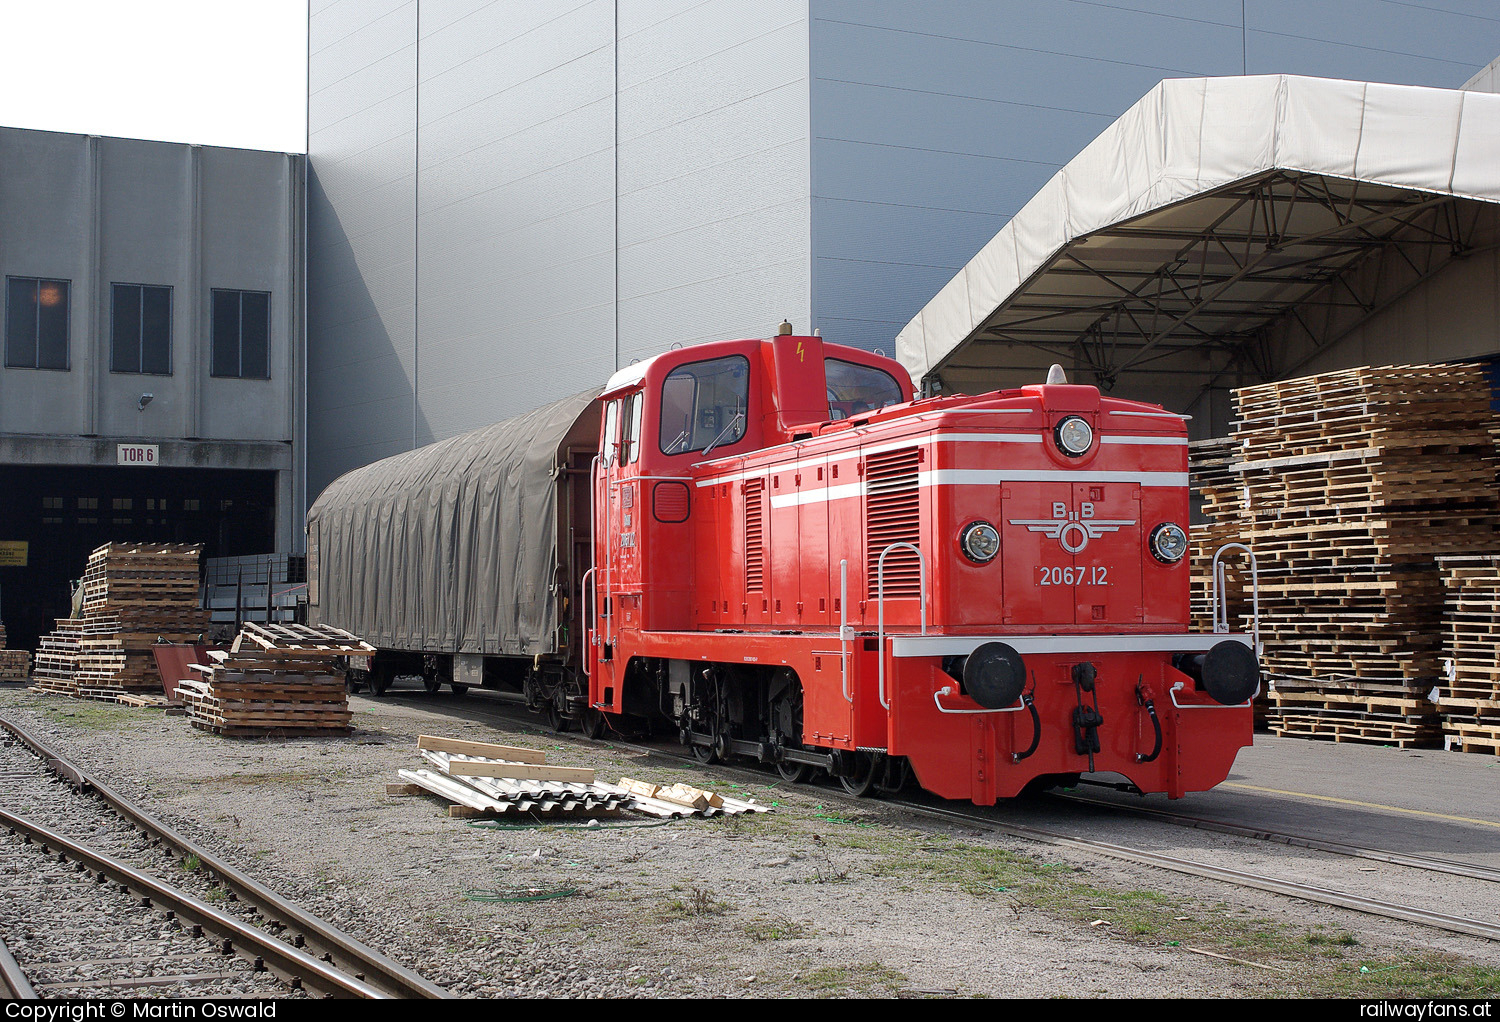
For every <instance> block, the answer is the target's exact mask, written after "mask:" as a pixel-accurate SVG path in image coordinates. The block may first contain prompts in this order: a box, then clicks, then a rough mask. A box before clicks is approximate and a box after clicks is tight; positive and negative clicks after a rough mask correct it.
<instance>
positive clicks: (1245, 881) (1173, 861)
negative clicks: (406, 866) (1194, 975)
mask: <svg viewBox="0 0 1500 1022" xmlns="http://www.w3.org/2000/svg"><path fill="white" fill-rule="evenodd" d="M482 715H488V716H492V717H495V718H498V719H501V720H510V719H512V718H510V717H508V716H504V715H502V714H499V713H494V712H493V711H491V712H489V713H487V714H482ZM471 716H472V715H471ZM514 719H516V720H519V719H520V718H519V717H517V718H514ZM537 730H538V731H540V730H541V729H540V728H538V729H537ZM555 737H563V738H573V737H575V736H573V735H568V734H559V735H557V736H555ZM591 741H599V743H600V744H603V745H608V746H611V747H618V748H624V749H629V750H632V751H636V752H648V753H651V754H653V755H658V756H664V757H668V758H672V759H680V760H682V761H683V762H685V763H691V764H693V765H695V766H697V767H699V768H701V767H702V766H703V764H702V763H700V762H698V761H697V760H694V759H691V758H690V757H688V756H686V755H679V754H676V753H673V752H669V751H666V750H662V749H657V748H649V747H646V746H639V745H631V744H629V743H626V742H616V741H601V740H598V739H591ZM714 765H715V766H716V767H717V768H718V769H720V770H725V771H727V772H733V773H740V774H742V775H744V776H748V777H756V778H763V777H764V776H765V775H764V773H762V772H759V771H754V770H750V769H748V768H744V767H737V766H731V765H729V764H725V763H717V764H714ZM829 796H831V797H833V798H836V799H839V800H841V801H844V802H846V803H848V804H850V805H855V804H858V803H860V802H862V801H864V800H863V799H859V798H855V797H853V796H848V795H845V794H844V793H843V792H841V791H837V790H835V789H827V790H820V791H819V793H818V797H819V798H827V797H829ZM883 802H884V804H885V805H888V806H894V807H898V808H900V809H902V810H905V811H906V812H908V813H911V814H913V815H919V816H928V817H931V818H934V819H940V820H948V821H953V820H961V821H963V822H964V823H965V824H966V825H970V826H978V827H983V828H985V829H987V830H991V831H994V832H996V833H1001V834H1008V835H1010V836H1012V837H1018V838H1021V839H1023V840H1027V841H1038V842H1041V843H1043V844H1050V845H1054V846H1056V847H1062V848H1074V849H1078V850H1080V851H1087V852H1094V853H1098V854H1103V855H1108V856H1110V857H1112V858H1116V859H1121V860H1124V861H1126V862H1134V863H1136V864H1138V865H1143V866H1155V867H1157V868H1160V869H1166V870H1170V871H1172V872H1176V873H1184V874H1187V875H1190V876H1198V877H1203V878H1205V879H1209V880H1218V881H1221V882H1223V883H1228V884H1231V885H1233V886H1236V887H1246V888H1250V889H1252V890H1260V891H1267V892H1270V893H1272V894H1280V895H1284V896H1286V897H1290V898H1301V899H1302V900H1303V901H1310V902H1314V903H1316V904H1320V905H1331V906H1334V907H1336V908H1344V909H1349V910H1350V911H1354V912H1362V913H1365V914H1367V915H1376V916H1383V917H1385V918H1388V919H1396V920H1400V921H1402V922H1408V923H1417V924H1419V925H1422V926H1428V927H1431V928H1433V929H1439V930H1447V931H1449V932H1451V933H1462V934H1466V935H1468V936H1474V937H1482V938H1484V939H1486V940H1494V941H1500V925H1496V924H1492V923H1486V922H1483V921H1481V920H1476V919H1467V918H1465V917H1463V916H1450V915H1444V914H1443V913H1440V912H1429V911H1427V910H1426V909H1420V908H1413V907H1410V906H1400V905H1390V904H1387V903H1385V902H1381V901H1377V900H1376V899H1374V898H1364V897H1361V896H1359V895H1356V894H1348V893H1345V892H1343V891H1335V890H1331V889H1329V888H1323V887H1314V886H1313V885H1311V884H1303V883H1298V882H1296V881H1292V880H1281V879H1278V878H1276V877H1270V876H1265V875H1263V874H1257V873H1247V872H1244V871H1243V870H1235V869H1230V868H1228V867H1224V866H1214V865H1211V864H1209V863H1204V862H1195V861H1193V860H1190V859H1182V858H1178V857H1176V856H1171V855H1164V854H1161V853H1159V852H1150V851H1147V850H1145V849H1141V848H1130V847H1127V846H1125V845H1118V844H1114V843H1112V842H1108V841H1099V840H1095V839H1091V838H1081V837H1075V836H1072V835H1069V834H1060V833H1056V832H1053V831H1048V830H1043V829H1041V828H1039V827H1029V826H1026V825H1024V824H1010V823H1000V822H998V821H995V820H991V819H988V818H986V817H984V816H982V815H977V814H974V813H967V812H963V811H961V810H956V809H942V808H937V807H934V806H924V805H921V804H920V803H916V802H909V801H906V800H902V799H885V800H883Z"/></svg>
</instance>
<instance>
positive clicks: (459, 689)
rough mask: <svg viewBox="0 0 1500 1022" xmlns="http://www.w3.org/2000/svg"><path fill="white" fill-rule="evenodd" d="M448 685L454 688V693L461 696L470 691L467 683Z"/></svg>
mask: <svg viewBox="0 0 1500 1022" xmlns="http://www.w3.org/2000/svg"><path fill="white" fill-rule="evenodd" d="M448 687H449V688H451V689H453V694H454V695H456V696H461V695H463V694H464V693H465V692H467V691H469V686H467V685H450V686H448Z"/></svg>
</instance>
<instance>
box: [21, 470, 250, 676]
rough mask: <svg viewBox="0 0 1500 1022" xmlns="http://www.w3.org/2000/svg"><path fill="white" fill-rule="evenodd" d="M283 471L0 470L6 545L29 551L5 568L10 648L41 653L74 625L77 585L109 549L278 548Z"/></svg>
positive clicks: (218, 551)
mask: <svg viewBox="0 0 1500 1022" xmlns="http://www.w3.org/2000/svg"><path fill="white" fill-rule="evenodd" d="M275 511H276V473H275V472H260V471H241V470H230V469H192V468H113V467H104V468H95V467H74V466H35V467H33V466H16V465H5V466H0V542H7V541H9V542H25V543H27V544H28V545H27V557H26V565H25V566H24V567H0V619H3V620H4V622H5V627H6V630H7V632H8V645H10V646H11V647H13V648H17V649H31V650H35V649H36V644H37V640H38V639H39V638H40V637H41V636H42V635H45V634H46V633H47V632H50V631H51V630H52V628H53V626H54V619H55V618H58V617H66V616H67V615H68V612H69V602H70V598H71V588H70V583H71V582H72V580H74V579H76V578H78V577H79V576H80V575H82V574H83V569H84V565H85V563H86V562H87V560H88V555H89V551H91V550H93V549H94V548H95V547H98V546H101V545H103V544H105V543H109V542H113V541H119V542H127V543H128V542H137V543H202V544H203V547H204V552H203V554H204V556H205V557H232V556H237V555H242V554H258V553H266V552H268V551H271V550H274V549H275Z"/></svg>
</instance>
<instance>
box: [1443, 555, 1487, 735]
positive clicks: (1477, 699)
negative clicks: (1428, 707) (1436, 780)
mask: <svg viewBox="0 0 1500 1022" xmlns="http://www.w3.org/2000/svg"><path fill="white" fill-rule="evenodd" d="M1440 563H1441V564H1442V567H1443V575H1444V578H1445V579H1446V581H1447V583H1448V605H1447V613H1446V615H1445V621H1444V626H1443V638H1444V649H1445V652H1446V653H1447V657H1448V659H1447V663H1446V664H1445V665H1444V666H1445V668H1446V671H1445V677H1444V679H1443V685H1442V686H1441V689H1442V692H1441V695H1440V696H1439V699H1438V706H1439V709H1440V710H1441V711H1442V722H1443V741H1444V744H1445V745H1446V746H1447V747H1448V748H1450V749H1461V750H1463V751H1464V752H1480V753H1486V754H1488V755H1492V756H1493V755H1500V656H1497V652H1500V557H1494V556H1490V557H1444V558H1440Z"/></svg>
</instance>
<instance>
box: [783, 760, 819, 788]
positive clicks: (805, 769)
mask: <svg viewBox="0 0 1500 1022" xmlns="http://www.w3.org/2000/svg"><path fill="white" fill-rule="evenodd" d="M776 772H777V773H778V774H780V775H781V779H782V780H783V781H786V782H787V783H788V784H801V783H802V782H803V781H805V780H807V775H808V774H810V773H812V767H811V766H809V765H808V764H806V763H792V762H790V761H788V760H782V761H781V762H779V763H777V764H776Z"/></svg>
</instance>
